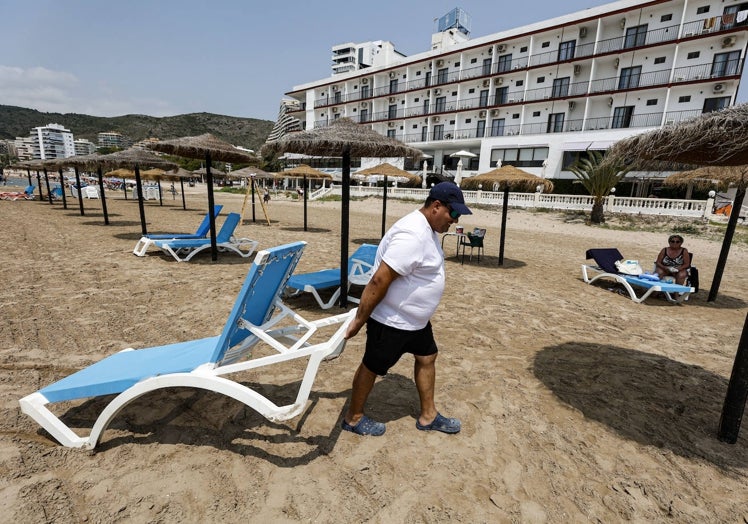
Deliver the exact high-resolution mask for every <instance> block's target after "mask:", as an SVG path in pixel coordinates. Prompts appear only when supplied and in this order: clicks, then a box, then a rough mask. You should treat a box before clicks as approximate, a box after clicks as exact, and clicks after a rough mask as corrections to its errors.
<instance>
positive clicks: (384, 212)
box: [382, 175, 387, 238]
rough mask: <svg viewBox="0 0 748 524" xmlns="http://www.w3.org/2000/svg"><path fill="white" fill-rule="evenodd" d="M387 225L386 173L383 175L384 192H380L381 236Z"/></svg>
mask: <svg viewBox="0 0 748 524" xmlns="http://www.w3.org/2000/svg"><path fill="white" fill-rule="evenodd" d="M386 225H387V175H384V192H383V193H382V238H384V233H385V227H386Z"/></svg>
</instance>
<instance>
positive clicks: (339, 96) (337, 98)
mask: <svg viewBox="0 0 748 524" xmlns="http://www.w3.org/2000/svg"><path fill="white" fill-rule="evenodd" d="M342 99H343V93H341V92H340V91H335V94H334V95H333V100H334V103H336V104H339V103H340V101H341V100H342Z"/></svg>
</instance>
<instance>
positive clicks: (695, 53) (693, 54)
mask: <svg viewBox="0 0 748 524" xmlns="http://www.w3.org/2000/svg"><path fill="white" fill-rule="evenodd" d="M699 56H701V52H700V51H691V52H690V53H688V54H687V55H686V59H687V60H693V59H694V58H699Z"/></svg>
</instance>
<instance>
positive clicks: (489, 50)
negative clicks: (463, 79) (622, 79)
mask: <svg viewBox="0 0 748 524" xmlns="http://www.w3.org/2000/svg"><path fill="white" fill-rule="evenodd" d="M488 54H489V55H492V54H493V47H489V48H488Z"/></svg>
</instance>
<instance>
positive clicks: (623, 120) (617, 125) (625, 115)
mask: <svg viewBox="0 0 748 524" xmlns="http://www.w3.org/2000/svg"><path fill="white" fill-rule="evenodd" d="M633 114H634V106H621V107H616V108H615V109H614V110H613V122H612V123H611V125H610V127H612V128H613V129H623V128H626V127H631V117H632V116H633Z"/></svg>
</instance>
